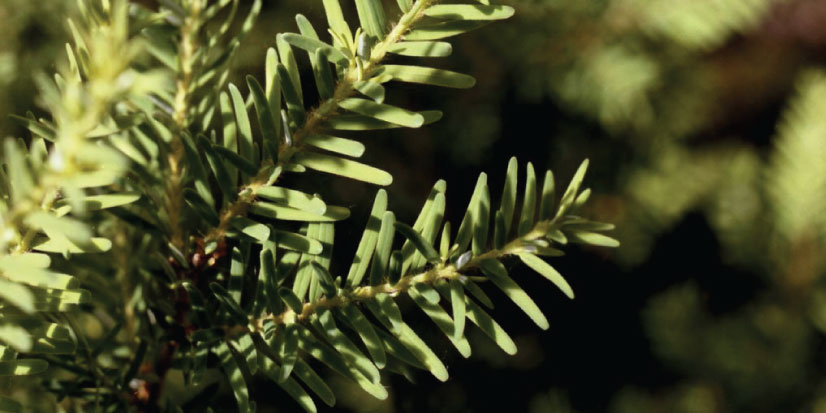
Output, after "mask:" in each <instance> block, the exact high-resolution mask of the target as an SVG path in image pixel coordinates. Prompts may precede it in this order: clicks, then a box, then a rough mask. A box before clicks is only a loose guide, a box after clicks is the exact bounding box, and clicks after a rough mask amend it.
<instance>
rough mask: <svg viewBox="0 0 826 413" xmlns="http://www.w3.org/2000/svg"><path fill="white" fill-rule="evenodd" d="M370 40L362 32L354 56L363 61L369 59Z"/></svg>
mask: <svg viewBox="0 0 826 413" xmlns="http://www.w3.org/2000/svg"><path fill="white" fill-rule="evenodd" d="M372 43H373V42H372V40H371V39H370V37H369V36H368V35H367V33H364V32H362V33H361V34H360V35H359V39H358V46H357V47H356V54H357V55H358V57H360V58H362V59H363V60H369V59H370V49H372V47H373V45H372Z"/></svg>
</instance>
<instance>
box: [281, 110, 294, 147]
mask: <svg viewBox="0 0 826 413" xmlns="http://www.w3.org/2000/svg"><path fill="white" fill-rule="evenodd" d="M281 123H282V124H283V126H284V143H286V144H287V146H293V134H292V132H291V131H290V120H289V118H287V111H285V110H284V109H281Z"/></svg>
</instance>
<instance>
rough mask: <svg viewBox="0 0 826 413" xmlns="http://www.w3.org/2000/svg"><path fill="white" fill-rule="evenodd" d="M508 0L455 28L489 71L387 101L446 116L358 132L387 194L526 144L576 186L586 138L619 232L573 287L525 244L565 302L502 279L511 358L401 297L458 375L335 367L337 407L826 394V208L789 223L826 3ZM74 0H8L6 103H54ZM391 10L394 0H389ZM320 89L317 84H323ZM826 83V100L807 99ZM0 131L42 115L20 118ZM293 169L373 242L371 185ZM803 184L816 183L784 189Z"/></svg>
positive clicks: (530, 158)
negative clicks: (362, 384) (379, 395)
mask: <svg viewBox="0 0 826 413" xmlns="http://www.w3.org/2000/svg"><path fill="white" fill-rule="evenodd" d="M66 3H71V2H66ZM343 3H347V4H349V2H346V1H344V2H343ZM507 3H508V4H510V5H512V6H513V7H515V8H516V10H517V15H516V16H515V17H514V18H512V19H510V20H508V21H504V22H499V23H495V24H493V25H491V26H488V27H486V28H483V29H481V30H479V31H477V32H474V33H471V34H468V35H465V36H461V37H459V38H456V39H455V40H454V41H453V44H454V54H453V56H451V57H449V58H445V59H438V60H437V61H438V63H437V64H436V65H438V66H440V67H444V68H449V69H451V70H457V71H461V72H464V73H469V74H472V75H473V76H474V77H476V79H477V85H476V86H475V87H474V88H473V89H469V90H442V89H437V88H430V87H419V86H407V85H396V86H391V87H390V88H389V89H388V92H389V98H388V101H389V102H390V103H396V104H400V105H402V106H404V107H407V108H412V109H440V110H443V111H444V112H445V117H444V119H443V120H442V121H440V122H438V123H436V124H434V125H431V126H428V127H425V128H422V129H420V130H404V131H399V130H394V131H390V132H375V133H372V132H371V133H363V134H359V135H358V136H359V138H360V139H362V140H363V141H364V142H365V144H366V145H367V148H368V150H367V153H366V155H365V157H364V158H365V161H366V162H367V163H369V164H372V165H376V166H378V167H381V168H383V169H386V170H388V171H389V172H391V173H392V174H393V176H394V178H395V181H394V184H393V185H392V186H391V187H390V188H389V189H388V191H389V193H390V199H391V201H390V208H391V209H393V210H394V211H395V212H396V213H397V216H398V217H399V218H401V219H403V220H404V221H406V222H412V221H413V220H414V219H415V216H416V214H417V212H418V208H419V207H420V206H421V204H422V203H423V201H424V199H425V197H426V196H427V193H428V192H429V189H430V187H431V185H432V184H433V183H434V182H435V181H436V180H437V179H439V178H444V179H446V180H447V181H448V192H447V194H448V198H447V199H448V211H447V217H448V219H450V221H451V222H454V223H458V222H459V220H460V219H461V216H462V214H463V213H464V207H465V206H466V203H467V200H468V199H469V197H470V193H471V191H472V189H473V185H474V183H475V180H476V176H477V174H478V173H479V172H481V171H486V172H487V173H488V175H489V182H490V187H491V189H492V195H493V202H494V203H496V202H498V197H497V192H498V191H500V189H499V188H501V186H502V182H503V177H504V172H505V168H506V165H507V162H508V159H509V158H510V157H511V156H516V157H518V159H519V160H520V161H521V162H523V163H524V162H532V163H533V164H534V166H536V168H537V169H538V170H540V171H542V170H544V169H547V168H552V169H553V170H554V172H555V174H556V177H557V186H564V185H565V184H566V183H567V180H568V179H569V178H570V176H571V175H572V174H573V172H574V170H575V169H576V167H577V165H578V164H579V163H580V162H581V161H582V160H583V159H584V158H590V159H591V165H592V167H591V170H590V172H589V177H588V178H587V179H586V185H588V186H590V187H591V188H593V190H594V195H593V196H592V201H591V202H590V206H589V207H588V209H587V210H586V212H585V215H587V216H588V217H591V218H594V219H599V220H604V221H609V222H613V223H615V224H616V225H617V231H616V233H615V236H616V237H617V238H618V239H619V240H620V241H621V242H622V246H621V247H620V248H619V249H617V250H614V251H608V250H605V249H583V248H577V247H571V248H568V249H567V251H568V255H567V256H565V257H562V258H559V259H556V260H555V261H554V264H555V266H556V267H557V268H558V269H559V270H560V272H562V273H563V275H565V276H566V278H567V279H568V281H569V282H570V283H571V285H572V287H573V288H574V291H575V292H576V299H575V300H573V301H569V300H567V299H566V298H565V297H564V296H563V295H562V294H561V293H560V292H559V291H558V290H556V289H555V288H554V287H553V286H552V285H550V284H549V283H547V282H546V281H544V280H543V279H542V278H541V277H539V276H538V275H536V274H534V273H532V272H530V271H526V270H524V269H523V268H522V267H521V266H519V265H517V264H516V263H513V265H511V266H510V267H511V268H510V270H511V272H512V275H513V277H514V278H515V279H516V280H517V281H518V282H519V283H520V285H522V286H523V287H524V289H525V290H526V291H528V292H529V293H530V294H531V296H532V297H533V298H534V300H535V301H536V302H537V303H538V304H539V306H540V307H541V308H542V309H543V310H544V312H545V313H546V315H547V316H548V318H549V320H550V322H551V327H550V329H549V330H548V331H545V332H542V331H538V329H537V328H536V327H535V326H534V325H533V324H532V323H531V322H530V320H528V319H527V317H526V316H524V314H522V313H521V312H520V311H519V310H518V309H517V308H515V307H514V306H513V305H511V304H510V303H509V301H508V300H506V299H504V296H503V295H502V294H501V293H497V292H495V291H492V290H488V291H489V293H490V294H491V295H492V297H493V298H494V302H495V303H496V304H497V307H496V312H495V313H494V315H495V316H496V319H497V320H498V321H499V322H500V323H501V324H502V325H503V327H505V328H506V329H507V330H508V332H509V333H510V334H511V335H512V336H513V337H514V339H515V340H516V342H517V345H518V347H519V353H518V354H517V355H516V356H514V357H508V356H506V355H505V354H504V353H502V352H501V351H500V350H499V349H498V348H497V347H496V346H495V345H494V344H493V343H491V342H489V341H487V339H486V338H485V337H482V335H481V334H478V333H479V332H478V331H476V330H473V331H470V332H469V334H470V339H471V344H472V345H473V348H474V353H473V355H472V356H471V358H470V359H468V360H464V359H462V358H461V357H460V356H458V354H457V353H456V352H455V351H454V350H453V349H452V347H451V346H450V345H449V343H448V342H447V341H446V340H444V338H443V337H441V336H440V335H438V334H436V331H435V329H434V328H432V326H431V325H430V324H429V323H430V322H429V320H426V319H425V318H424V317H421V315H420V314H418V313H417V310H415V309H414V308H413V307H412V306H406V307H407V310H408V311H407V312H406V315H405V317H406V319H407V318H409V319H410V323H411V325H413V326H414V328H415V327H416V326H418V327H419V328H418V329H417V331H421V332H422V333H421V334H422V336H423V337H424V338H425V340H426V341H427V342H428V343H431V344H432V347H433V348H434V349H436V350H437V353H438V355H439V356H440V357H442V358H443V359H444V360H445V363H446V365H447V366H448V369H449V371H450V373H451V378H450V380H449V381H448V382H446V383H441V382H438V381H436V380H435V379H434V378H432V377H431V376H429V375H428V374H426V373H419V374H418V375H417V376H416V377H415V379H416V380H415V381H416V382H415V383H410V382H408V381H407V380H405V379H404V378H403V377H400V376H392V375H388V376H387V377H386V378H385V383H386V384H387V385H389V386H390V388H391V390H390V391H391V397H390V398H389V399H388V400H387V401H385V402H379V401H375V400H372V399H371V398H370V396H368V395H366V394H364V393H363V392H361V391H360V390H359V389H357V388H356V387H355V386H354V385H351V384H349V383H347V382H346V381H344V380H343V379H341V378H336V377H332V376H331V378H330V379H331V381H332V383H333V384H334V385H335V387H336V389H335V390H336V395H337V397H338V404H337V407H336V409H338V410H341V411H358V412H372V411H375V412H393V411H397V412H422V411H433V412H465V411H474V412H487V411H502V410H507V411H518V412H521V411H530V412H574V411H577V412H603V411H612V412H761V411H762V412H777V411H784V412H797V411H800V412H803V411H806V412H809V411H812V412H820V411H824V412H826V374H824V372H825V371H826V365H825V364H824V361H826V360H824V355H826V352H824V351H823V350H824V340H823V324H824V323H822V322H821V321H819V320H820V319H821V317H822V316H821V314H823V313H824V311H823V307H824V306H823V304H822V303H823V300H822V299H821V297H823V293H822V291H826V290H823V287H822V284H823V282H822V281H821V278H822V275H823V274H824V268H826V265H824V262H823V259H822V258H821V257H820V256H821V255H823V254H822V252H823V251H824V249H823V244H822V240H823V239H824V232H826V217H824V216H823V215H822V214H812V216H814V218H811V219H810V221H811V222H805V223H804V225H803V226H802V227H803V228H804V230H795V231H796V232H795V231H792V230H790V229H789V228H788V227H787V226H784V223H785V222H787V221H788V218H787V215H789V214H792V215H794V214H796V213H798V211H796V210H795V208H796V206H800V205H803V206H805V207H806V208H816V209H817V210H818V211H819V210H821V208H822V210H823V211H826V195H823V194H821V192H824V191H825V190H826V188H821V187H818V186H817V185H818V184H821V183H822V180H820V179H819V177H820V176H822V174H821V173H820V172H824V173H826V170H825V169H826V167H824V166H823V163H824V161H826V159H823V158H818V157H817V156H816V154H818V153H821V152H824V149H823V147H824V145H826V134H821V133H820V132H821V131H823V132H825V133H826V126H823V124H824V123H825V122H826V95H824V94H823V93H822V92H818V90H816V86H817V85H818V84H823V83H824V80H823V78H818V77H817V74H819V73H820V72H819V70H821V69H820V67H821V65H822V63H823V60H824V56H826V54H824V52H826V24H824V23H826V2H823V1H817V0H789V1H771V0H754V1H752V2H742V1H737V0H705V1H696V2H695V1H692V2H673V1H667V0H651V1H635V0H589V1H580V0H516V1H513V0H509V1H508V2H507ZM351 8H352V7H351ZM69 9H70V5H67V4H63V2H60V1H53V2H48V1H46V2H31V1H21V0H2V1H1V2H0V36H1V37H0V38H2V39H4V40H3V42H2V44H0V112H2V113H15V114H23V113H25V111H27V110H35V111H37V110H38V109H37V103H36V98H35V96H36V93H35V89H34V86H33V83H32V75H33V73H37V72H52V71H53V70H54V69H55V64H54V62H55V61H56V59H57V58H58V57H57V56H59V54H60V53H61V50H62V44H63V42H65V41H67V30H66V27H65V24H64V23H63V22H64V20H63V16H66V15H67V13H70V10H69ZM386 10H387V11H388V16H395V15H397V9H396V7H395V6H394V4H393V2H388V3H387V4H386ZM346 11H347V12H348V13H351V14H353V15H354V14H355V13H353V10H350V9H348V10H346ZM299 12H300V13H303V14H305V15H307V17H308V18H310V20H311V21H312V22H313V23H314V24H315V25H316V27H317V28H318V27H323V22H324V20H323V16H322V15H321V13H322V8H321V2H320V1H317V0H311V1H296V0H289V1H272V2H267V3H266V6H265V10H264V13H263V14H262V16H261V18H260V19H259V21H258V25H257V27H256V29H254V31H253V32H252V33H251V35H250V36H249V37H248V39H247V41H246V43H245V45H244V48H243V49H242V51H241V53H240V54H239V56H238V58H237V60H236V62H235V63H234V65H235V73H236V76H235V78H234V79H235V80H234V82H235V83H236V84H242V83H243V82H242V81H241V80H240V79H242V76H243V75H246V74H248V73H252V74H254V75H256V76H259V78H260V76H261V75H262V70H263V60H264V59H263V56H264V53H265V50H266V47H270V46H273V45H274V38H275V34H276V33H279V32H284V31H295V30H296V28H295V25H294V21H293V16H294V15H295V13H299ZM351 21H355V20H351ZM320 31H322V30H320ZM299 55H301V54H299ZM301 57H302V58H304V56H303V55H301ZM60 58H62V57H60ZM303 63H306V62H303ZM305 69H307V68H306V67H305ZM812 73H814V74H815V75H814V79H815V80H811V74H812ZM807 76H809V77H807ZM304 79H312V76H309V73H308V76H305V77H304ZM807 79H808V80H807ZM304 90H305V91H306V93H307V96H306V97H305V100H307V101H309V102H312V101H315V100H314V97H313V96H312V94H313V93H314V87H313V85H312V84H309V83H308V84H306V85H304ZM810 90H812V92H811V93H813V94H815V95H816V94H817V93H820V95H816V96H822V99H819V100H818V99H813V101H814V102H815V103H812V104H814V105H816V104H817V102H820V105H821V106H820V107H819V108H818V107H815V108H809V109H805V108H804V109H801V106H800V105H797V106H795V105H796V103H795V102H796V101H797V100H798V96H799V95H800V94H805V93H808V92H807V91H810ZM820 109H823V110H820ZM807 111H809V112H811V113H814V114H818V113H819V114H820V115H819V116H817V115H810V116H805V113H809V112H807ZM800 113H804V115H801V114H800ZM807 128H808V129H807ZM800 130H814V131H815V132H812V133H809V134H804V133H801V132H800ZM0 134H3V135H10V136H27V134H26V132H24V131H23V130H22V129H21V127H20V126H19V125H16V124H14V123H13V122H11V121H10V120H8V119H5V118H4V119H2V120H0ZM804 135H805V136H804ZM800 136H804V137H803V138H799V139H798V137H800ZM794 145H797V146H794ZM789 147H791V148H792V149H794V148H798V150H801V149H800V148H802V150H801V151H802V152H794V151H793V150H791V149H789V150H787V149H788V148H789ZM788 153H792V154H796V153H803V154H807V153H811V154H813V155H812V156H811V157H805V156H804V157H796V156H791V155H787V154H788ZM806 162H809V164H807V163H806ZM789 171H791V172H789ZM522 174H524V170H523V169H522V170H520V177H522ZM539 175H541V174H539ZM294 184H295V185H300V186H303V187H304V188H307V189H310V190H316V191H318V192H319V193H322V194H324V195H325V196H326V197H327V198H329V199H333V200H334V201H335V202H338V203H340V204H342V205H347V206H350V207H352V210H353V219H351V220H350V221H349V222H348V223H346V224H344V225H341V226H339V227H337V232H338V233H337V240H338V243H337V247H336V250H335V256H336V259H335V260H334V266H333V269H334V270H335V269H336V268H338V269H339V270H341V269H343V268H346V266H347V265H348V263H349V257H351V256H352V253H353V251H354V249H355V245H347V243H346V242H342V240H349V239H354V237H357V236H358V234H359V233H360V231H361V228H362V226H363V225H364V221H365V218H366V215H367V212H368V211H367V208H368V207H369V205H370V202H369V201H367V200H370V199H372V197H373V195H374V192H375V188H373V187H369V186H366V185H362V184H358V183H353V182H350V181H345V180H339V179H335V178H319V177H318V175H315V176H313V181H312V182H295V183H294ZM812 185H814V187H812ZM785 187H794V188H802V190H801V191H798V192H792V195H791V196H786V197H778V196H776V195H775V194H776V193H778V192H782V191H781V189H782V188H785ZM777 188H781V189H777ZM784 193H785V192H784ZM798 195H799V197H798ZM820 195H822V196H820ZM820 198H823V199H820ZM809 199H814V200H813V201H809ZM335 262H337V264H335ZM334 272H335V271H334ZM801 280H802V281H801ZM408 304H409V303H408ZM321 370H323V369H321ZM252 393H253V399H254V400H257V401H258V403H259V409H260V411H262V412H269V411H292V410H293V409H295V408H296V407H295V405H294V404H293V402H292V401H290V400H289V398H288V397H287V396H286V395H285V394H283V393H282V392H280V391H279V390H277V389H275V386H273V385H272V383H269V382H265V381H261V382H260V383H257V384H256V386H255V387H254V388H253V389H252ZM221 403H227V405H231V403H232V400H231V396H227V398H225V399H221V401H219V402H217V404H214V406H222V404H221ZM322 409H323V407H322Z"/></svg>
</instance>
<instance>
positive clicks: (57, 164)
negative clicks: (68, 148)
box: [49, 147, 66, 172]
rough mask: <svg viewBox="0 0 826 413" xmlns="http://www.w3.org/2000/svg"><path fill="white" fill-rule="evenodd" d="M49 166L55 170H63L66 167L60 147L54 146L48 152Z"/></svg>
mask: <svg viewBox="0 0 826 413" xmlns="http://www.w3.org/2000/svg"><path fill="white" fill-rule="evenodd" d="M49 166H50V167H51V168H52V170H53V171H55V172H63V171H64V170H65V169H66V158H64V157H63V152H62V151H61V150H60V148H58V147H55V149H54V150H53V151H52V153H50V154H49Z"/></svg>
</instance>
